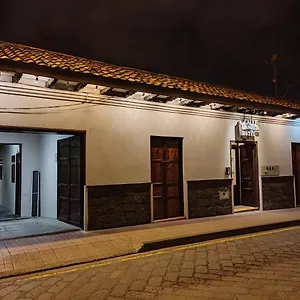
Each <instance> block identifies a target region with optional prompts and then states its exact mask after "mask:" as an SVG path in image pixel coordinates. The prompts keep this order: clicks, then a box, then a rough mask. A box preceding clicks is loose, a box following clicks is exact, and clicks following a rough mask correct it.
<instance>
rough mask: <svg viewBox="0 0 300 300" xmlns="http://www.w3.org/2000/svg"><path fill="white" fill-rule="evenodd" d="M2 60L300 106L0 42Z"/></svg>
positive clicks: (288, 106) (132, 81)
mask: <svg viewBox="0 0 300 300" xmlns="http://www.w3.org/2000/svg"><path fill="white" fill-rule="evenodd" d="M1 61H2V62H4V61H9V62H17V63H23V65H24V64H25V65H26V64H28V65H29V64H30V65H35V66H41V67H44V68H45V67H48V68H51V69H57V70H67V71H71V72H76V73H81V74H88V75H94V76H97V77H99V78H109V79H115V80H122V81H124V82H131V83H140V84H146V85H147V86H155V87H161V88H164V89H165V90H166V94H167V91H168V90H174V89H175V90H178V91H182V92H191V93H192V94H195V95H210V96H215V97H222V98H227V99H232V100H242V101H246V102H248V103H249V102H250V103H257V104H267V105H272V106H281V107H285V108H291V109H296V110H298V109H300V103H298V102H296V101H293V100H288V99H277V98H271V97H270V98H268V97H264V96H260V95H257V94H254V93H248V92H242V91H239V90H235V89H230V88H226V87H222V86H218V85H214V84H208V83H203V82H199V81H194V80H188V79H184V78H178V77H173V76H168V75H163V74H156V73H152V72H147V71H142V70H136V69H132V68H128V67H120V66H115V65H112V64H107V63H103V62H100V61H95V60H90V59H85V58H80V57H75V56H71V55H68V54H63V53H57V52H52V51H48V50H43V49H38V48H33V47H29V46H24V45H18V44H12V43H8V42H1V41H0V68H1ZM24 72H26V70H24ZM216 101H217V100H216Z"/></svg>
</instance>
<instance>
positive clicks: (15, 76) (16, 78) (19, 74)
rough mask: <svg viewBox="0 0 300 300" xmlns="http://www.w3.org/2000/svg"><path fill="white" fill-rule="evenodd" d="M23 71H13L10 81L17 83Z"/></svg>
mask: <svg viewBox="0 0 300 300" xmlns="http://www.w3.org/2000/svg"><path fill="white" fill-rule="evenodd" d="M22 76H23V73H15V75H14V76H13V77H12V79H11V82H12V83H18V82H19V81H20V79H21V78H22Z"/></svg>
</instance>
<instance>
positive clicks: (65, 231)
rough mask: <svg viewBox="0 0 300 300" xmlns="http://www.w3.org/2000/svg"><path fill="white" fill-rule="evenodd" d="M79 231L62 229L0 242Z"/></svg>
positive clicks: (2, 239) (4, 239)
mask: <svg viewBox="0 0 300 300" xmlns="http://www.w3.org/2000/svg"><path fill="white" fill-rule="evenodd" d="M80 230H82V229H80V228H74V229H64V230H61V231H54V232H46V233H36V234H28V235H22V236H15V237H11V238H10V237H8V238H0V242H4V241H11V240H19V239H28V238H35V237H40V236H47V235H56V234H62V233H69V232H76V231H80ZM0 278H1V277H0Z"/></svg>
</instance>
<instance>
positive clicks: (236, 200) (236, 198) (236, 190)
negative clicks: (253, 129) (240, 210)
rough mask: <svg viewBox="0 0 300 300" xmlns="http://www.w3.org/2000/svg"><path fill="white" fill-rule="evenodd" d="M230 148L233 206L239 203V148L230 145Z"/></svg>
mask: <svg viewBox="0 0 300 300" xmlns="http://www.w3.org/2000/svg"><path fill="white" fill-rule="evenodd" d="M231 149H233V150H234V151H233V156H234V157H232V159H233V160H234V167H235V169H234V170H233V171H234V173H235V174H234V175H235V180H234V184H233V195H234V206H238V205H241V180H240V179H241V178H240V177H241V173H240V149H239V146H238V145H237V144H236V145H232V146H231Z"/></svg>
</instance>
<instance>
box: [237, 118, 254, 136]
mask: <svg viewBox="0 0 300 300" xmlns="http://www.w3.org/2000/svg"><path fill="white" fill-rule="evenodd" d="M235 135H236V140H252V141H253V140H254V139H255V137H257V136H259V124H258V120H253V119H248V118H245V119H243V120H241V121H238V122H237V124H236V126H235Z"/></svg>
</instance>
